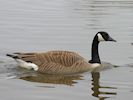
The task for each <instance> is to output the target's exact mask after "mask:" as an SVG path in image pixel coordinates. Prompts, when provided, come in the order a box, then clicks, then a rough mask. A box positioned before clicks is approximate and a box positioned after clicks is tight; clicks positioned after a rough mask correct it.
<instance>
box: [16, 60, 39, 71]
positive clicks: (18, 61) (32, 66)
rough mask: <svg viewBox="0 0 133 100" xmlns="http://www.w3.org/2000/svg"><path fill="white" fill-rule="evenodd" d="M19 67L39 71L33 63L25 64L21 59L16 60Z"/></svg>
mask: <svg viewBox="0 0 133 100" xmlns="http://www.w3.org/2000/svg"><path fill="white" fill-rule="evenodd" d="M16 61H17V63H18V65H19V66H20V67H23V68H27V69H34V70H35V71H37V70H38V66H37V65H36V64H34V63H31V62H25V61H23V60H21V59H16Z"/></svg>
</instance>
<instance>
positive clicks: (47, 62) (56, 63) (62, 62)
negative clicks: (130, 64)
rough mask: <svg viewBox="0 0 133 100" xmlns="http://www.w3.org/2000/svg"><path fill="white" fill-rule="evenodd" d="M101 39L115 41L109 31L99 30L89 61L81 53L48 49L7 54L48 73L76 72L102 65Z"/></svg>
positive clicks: (25, 66)
mask: <svg viewBox="0 0 133 100" xmlns="http://www.w3.org/2000/svg"><path fill="white" fill-rule="evenodd" d="M101 41H114V42H116V40H114V39H113V38H111V37H110V36H109V35H108V33H107V32H104V31H100V32H98V33H97V34H96V35H95V37H94V39H93V42H92V51H91V53H92V55H91V56H92V58H91V60H90V61H87V60H86V59H84V58H83V57H81V56H80V55H79V54H77V53H75V52H70V51H48V52H44V53H38V52H36V53H13V54H7V56H9V57H12V58H14V59H15V60H16V62H17V63H18V65H19V66H20V67H24V68H27V69H33V70H35V71H38V72H41V73H48V74H75V73H81V72H86V71H89V70H91V69H93V68H96V67H100V65H101V60H100V57H99V53H98V45H99V42H101Z"/></svg>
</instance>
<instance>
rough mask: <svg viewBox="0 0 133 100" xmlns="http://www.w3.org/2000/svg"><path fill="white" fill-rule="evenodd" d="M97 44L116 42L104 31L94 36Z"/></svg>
mask: <svg viewBox="0 0 133 100" xmlns="http://www.w3.org/2000/svg"><path fill="white" fill-rule="evenodd" d="M96 36H97V39H98V42H101V41H113V42H116V40H114V39H113V38H112V37H111V36H109V34H108V33H107V32H104V31H100V32H98V33H97V34H96Z"/></svg>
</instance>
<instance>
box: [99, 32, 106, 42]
mask: <svg viewBox="0 0 133 100" xmlns="http://www.w3.org/2000/svg"><path fill="white" fill-rule="evenodd" d="M97 36H98V41H99V42H100V41H105V40H104V38H103V37H102V35H101V34H97Z"/></svg>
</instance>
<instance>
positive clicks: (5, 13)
mask: <svg viewBox="0 0 133 100" xmlns="http://www.w3.org/2000/svg"><path fill="white" fill-rule="evenodd" d="M132 17H133V0H128V1H127V0H32V1H31V0H0V90H1V91H0V97H1V100H11V99H12V100H29V99H32V100H81V99H82V100H105V99H106V100H112V99H113V100H125V99H132V98H133V20H132ZM98 31H106V32H108V33H109V34H110V35H111V36H112V37H113V38H115V39H116V40H117V42H116V43H111V42H107V43H100V48H99V50H100V51H99V52H100V57H101V60H102V61H105V62H107V63H111V64H112V65H114V67H113V68H109V69H106V70H103V71H100V72H97V73H90V72H86V73H82V74H77V75H68V76H63V75H47V74H46V75H42V74H39V73H36V72H33V71H30V70H26V69H22V68H19V67H17V65H16V63H15V61H14V60H13V59H11V58H8V57H6V56H5V54H6V53H13V52H36V51H39V52H41V51H43V52H45V51H49V50H68V51H75V52H77V53H79V54H80V55H81V56H83V57H84V58H86V59H88V60H89V59H90V57H91V43H92V39H93V37H94V35H95V34H96V33H97V32H98Z"/></svg>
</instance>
